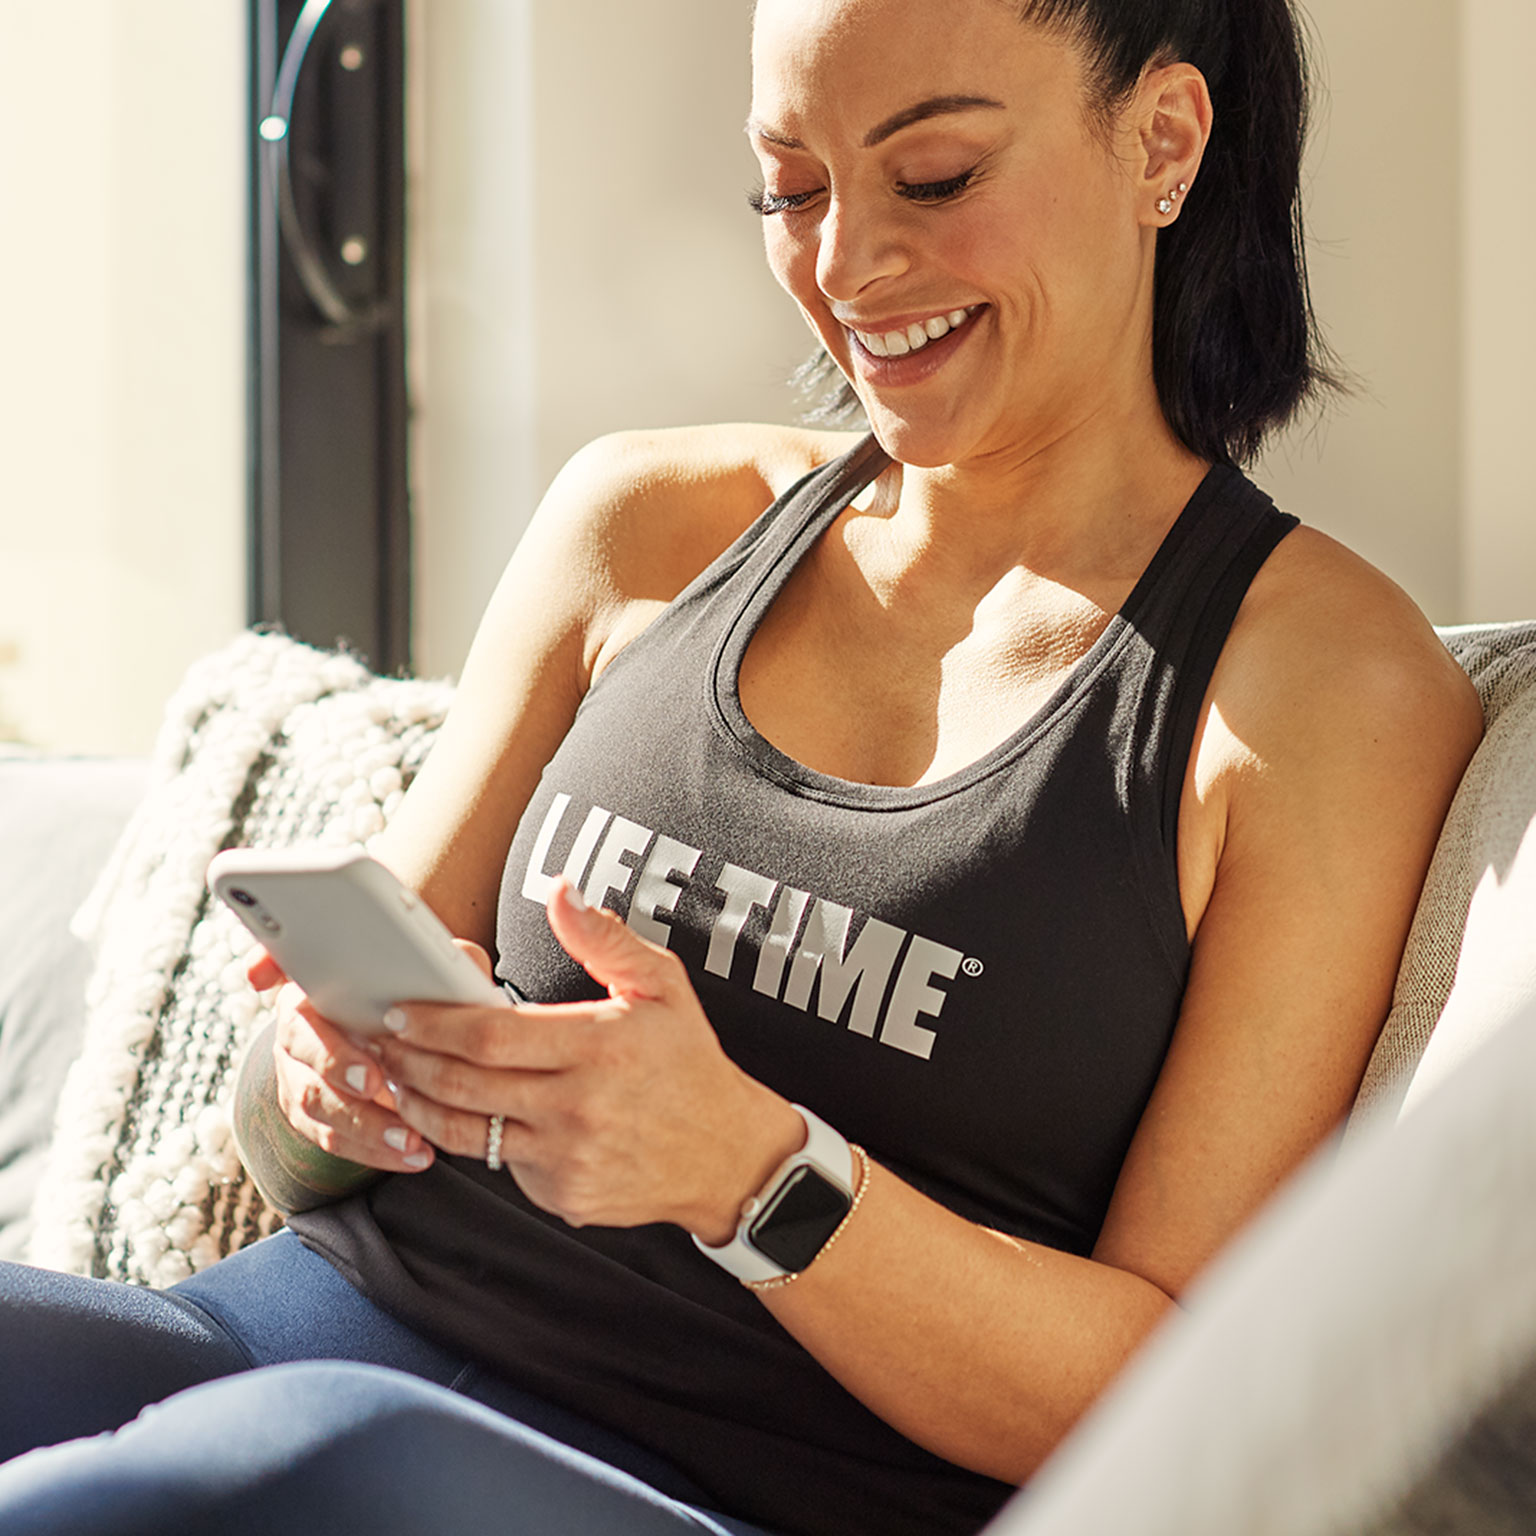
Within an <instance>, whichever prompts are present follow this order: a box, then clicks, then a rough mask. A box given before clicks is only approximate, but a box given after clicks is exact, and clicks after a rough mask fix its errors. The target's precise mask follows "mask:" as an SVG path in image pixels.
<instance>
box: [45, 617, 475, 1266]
mask: <svg viewBox="0 0 1536 1536" xmlns="http://www.w3.org/2000/svg"><path fill="white" fill-rule="evenodd" d="M451 692H452V689H451V686H450V685H449V684H448V683H445V682H423V681H415V680H406V679H395V678H380V677H376V676H374V675H373V674H372V673H370V672H369V671H368V670H367V669H366V668H365V667H364V666H362V665H361V664H360V663H359V662H358V661H357V660H356V659H354V658H352V657H350V656H347V655H344V654H337V653H328V652H322V651H317V650H314V649H312V648H311V647H309V646H305V645H301V644H299V643H297V642H296V641H293V640H290V639H288V638H286V637H285V636H282V635H276V634H258V633H254V632H253V633H247V634H244V635H242V636H240V637H239V638H238V639H237V640H236V641H234V643H232V644H231V645H229V646H228V647H226V648H225V649H224V650H222V651H219V652H217V653H215V654H214V655H212V656H209V657H207V658H205V659H204V660H202V661H200V662H198V663H197V664H196V665H195V666H194V667H193V668H192V669H191V671H190V672H189V673H188V675H187V677H186V680H185V682H184V683H183V684H182V686H181V688H180V689H179V690H178V692H177V693H176V695H175V696H174V697H173V699H172V700H171V702H170V704H169V706H168V709H167V713H166V719H165V724H164V727H163V729H162V731H161V734H160V737H159V740H158V742H157V745H156V748H155V754H154V759H155V760H154V770H153V775H152V782H151V787H150V790H149V793H148V795H147V797H146V798H145V800H144V802H143V804H142V805H141V806H140V807H139V809H138V810H137V811H136V812H135V814H134V816H133V818H132V819H131V821H130V823H129V825H128V827H127V829H126V831H125V832H124V835H123V837H122V840H121V841H120V842H119V844H118V846H117V849H116V850H115V852H114V854H113V856H112V858H111V860H110V862H109V864H108V866H107V868H106V870H105V871H104V873H103V875H102V877H101V879H100V881H99V882H98V884H97V886H96V889H95V890H94V891H93V893H92V895H91V897H90V899H89V900H88V902H87V904H86V906H85V907H84V908H83V909H82V910H81V912H80V914H79V916H78V917H77V919H76V928H77V931H79V932H80V934H81V936H82V937H83V938H85V939H86V940H87V941H88V942H90V943H91V944H92V945H93V946H94V948H95V951H96V965H95V970H94V973H93V975H92V979H91V982H90V987H89V990H88V993H87V998H86V1005H87V1021H86V1033H85V1042H84V1046H83V1049H82V1052H81V1055H80V1058H79V1060H78V1061H77V1062H76V1063H75V1065H74V1067H73V1069H72V1070H71V1073H70V1076H69V1078H68V1080H67V1082H66V1084H65V1088H64V1092H63V1095H62V1097H61V1100H60V1104H59V1112H58V1120H57V1126H56V1130H55V1135H54V1140H53V1146H52V1150H51V1152H50V1156H49V1162H48V1164H47V1166H46V1167H45V1170H44V1173H43V1177H42V1181H41V1185H40V1188H39V1192H38V1199H37V1204H36V1208H35V1211H34V1229H33V1237H32V1242H31V1248H30V1251H29V1254H28V1257H29V1258H30V1259H31V1261H32V1262H33V1263H36V1264H40V1265H44V1266H47V1267H49V1268H54V1269H63V1270H68V1271H71V1272H73V1273H77V1274H83V1275H95V1276H98V1277H104V1278H108V1279H114V1280H124V1281H129V1282H132V1283H136V1284H143V1285H155V1286H164V1285H170V1284H174V1283H175V1282H176V1281H178V1280H182V1279H185V1278H186V1277H187V1276H188V1275H190V1274H192V1273H193V1272H194V1271H196V1270H200V1269H203V1268H205V1267H206V1266H207V1265H209V1264H212V1263H213V1262H214V1261H215V1260H217V1259H219V1258H221V1257H223V1256H224V1255H225V1254H226V1253H231V1252H233V1251H234V1250H235V1249H237V1248H240V1247H243V1246H244V1245H245V1244H246V1243H249V1242H252V1241H254V1240H255V1239H256V1238H258V1237H261V1236H264V1235H266V1234H267V1233H268V1232H270V1231H272V1230H273V1229H274V1228H275V1227H276V1226H278V1225H280V1224H281V1219H280V1218H279V1217H278V1216H277V1214H276V1213H275V1212H274V1211H272V1210H270V1209H268V1208H267V1207H266V1206H265V1204H264V1203H263V1201H262V1199H261V1197H260V1195H258V1194H257V1192H256V1189H255V1186H254V1185H253V1184H252V1183H251V1181H250V1179H249V1178H248V1177H247V1176H246V1174H245V1172H244V1170H243V1169H242V1168H241V1166H240V1162H239V1159H238V1158H237V1156H236V1154H235V1149H234V1145H233V1141H232V1139H231V1135H230V1128H229V1118H228V1104H229V1098H230V1094H231V1092H232V1090H233V1087H234V1075H235V1067H236V1064H237V1062H238V1058H239V1053H240V1050H241V1048H242V1047H243V1045H244V1043H245V1042H246V1040H247V1039H249V1038H250V1036H251V1035H252V1034H253V1033H255V1032H256V1031H257V1030H258V1029H259V1028H260V1027H261V1026H262V1025H263V1024H264V1023H265V1014H266V1008H267V1006H269V1005H267V1004H264V1003H263V1001H262V999H260V998H259V997H258V996H257V995H256V994H255V993H254V992H252V991H251V989H250V987H249V985H248V984H247V983H246V981H245V974H244V972H245V964H246V961H247V959H248V957H249V954H250V951H251V949H252V947H253V941H252V940H251V938H250V937H249V935H248V934H247V933H246V930H245V929H244V928H243V927H241V926H240V924H239V923H238V922H236V921H235V919H234V917H233V916H232V915H231V914H230V913H229V912H227V911H225V910H224V908H223V904H222V903H220V902H218V901H216V900H214V899H213V898H211V897H210V896H209V894H208V891H207V888H206V886H205V885H204V872H205V871H206V869H207V867H208V861H209V860H210V859H211V858H212V857H213V855H214V854H215V853H217V852H219V851H220V850H221V849H223V848H231V847H242V846H270V847H285V846H289V845H292V844H295V843H309V842H318V843H323V844H328V845H332V846H335V845H338V844H341V845H347V844H354V843H366V842H367V840H368V839H369V838H371V837H372V836H373V835H374V834H375V833H377V832H379V831H380V830H382V828H383V827H384V824H385V822H386V821H387V819H388V818H389V816H390V815H391V813H392V812H393V811H394V809H395V807H396V805H397V804H398V803H399V801H400V798H401V796H402V795H403V794H404V792H405V789H406V787H407V785H408V784H409V783H410V781H411V779H412V778H413V777H414V776H415V774H416V772H417V771H418V769H419V768H420V767H421V764H422V762H423V760H424V759H425V757H426V755H427V752H428V750H429V748H430V746H431V744H432V741H433V739H434V737H435V735H436V732H437V729H438V727H439V726H440V725H441V723H442V719H443V715H444V713H445V712H446V710H447V707H448V702H449V698H450V696H451Z"/></svg>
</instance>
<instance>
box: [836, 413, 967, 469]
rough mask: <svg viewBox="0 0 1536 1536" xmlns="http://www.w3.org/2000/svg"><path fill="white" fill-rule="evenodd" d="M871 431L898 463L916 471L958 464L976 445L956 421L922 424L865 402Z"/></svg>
mask: <svg viewBox="0 0 1536 1536" xmlns="http://www.w3.org/2000/svg"><path fill="white" fill-rule="evenodd" d="M860 403H861V404H862V405H863V406H864V414H865V415H866V416H867V417H868V418H869V426H870V430H871V431H872V432H873V433H874V434H875V438H876V440H877V441H878V442H879V444H880V446H881V447H882V448H883V449H885V451H886V452H887V453H888V454H889V455H890V456H891V457H892V458H893V459H895V460H896V461H897V462H898V463H901V464H905V465H907V466H909V467H910V468H912V469H940V468H942V467H943V466H944V465H946V464H954V463H957V462H958V461H959V460H960V459H962V458H964V457H965V456H966V454H967V452H968V450H969V449H970V447H971V446H972V443H971V438H970V435H969V434H967V433H965V432H964V431H963V430H961V428H960V427H959V425H958V424H957V423H955V422H952V421H946V422H934V421H918V420H914V419H912V418H911V417H907V416H901V415H898V414H897V413H896V412H894V411H891V410H889V409H882V408H881V406H880V405H879V404H877V403H874V402H870V401H867V400H862V399H861V402H860Z"/></svg>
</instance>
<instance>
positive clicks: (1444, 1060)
mask: <svg viewBox="0 0 1536 1536" xmlns="http://www.w3.org/2000/svg"><path fill="white" fill-rule="evenodd" d="M1441 635H1442V638H1443V639H1444V640H1445V642H1446V645H1447V646H1448V647H1449V648H1450V650H1451V653H1452V654H1453V655H1454V656H1455V657H1456V659H1457V660H1458V661H1459V662H1460V663H1461V665H1462V666H1463V667H1464V668H1465V669H1466V671H1467V674H1468V676H1469V677H1470V678H1471V679H1472V681H1473V683H1474V684H1475V685H1476V687H1477V690H1478V693H1479V695H1480V696H1481V698H1482V702H1483V713H1484V717H1485V719H1486V721H1487V734H1486V735H1485V737H1484V739H1483V743H1482V745H1481V746H1480V747H1479V748H1478V751H1477V754H1476V755H1475V756H1474V758H1473V759H1472V763H1471V765H1470V767H1469V768H1468V769H1467V772H1466V776H1465V777H1464V778H1463V780H1462V783H1461V788H1460V789H1459V790H1458V791H1457V794H1456V798H1455V800H1454V802H1453V803H1452V805H1451V809H1450V813H1449V815H1448V816H1447V817H1446V822H1445V827H1444V830H1443V831H1442V832H1441V834H1440V841H1439V844H1438V845H1437V847H1436V850H1435V857H1434V860H1433V862H1432V863H1431V865H1430V869H1429V875H1428V878H1427V879H1426V881H1425V885H1424V894H1423V896H1422V897H1421V898H1420V901H1419V907H1418V912H1417V914H1416V915H1415V917H1414V921H1413V927H1412V930H1411V932H1410V933H1409V936H1408V944H1407V948H1406V950H1405V952H1404V955H1403V963H1402V967H1401V969H1400V970H1399V973H1398V980H1397V987H1396V990H1395V992H1394V994H1393V999H1392V1011H1391V1013H1390V1014H1389V1015H1388V1017H1387V1022H1386V1025H1385V1027H1384V1028H1383V1030H1382V1033H1381V1038H1380V1040H1379V1041H1378V1042H1377V1046H1376V1050H1375V1052H1374V1054H1373V1055H1372V1057H1371V1062H1370V1065H1369V1067H1368V1068H1367V1070H1366V1075H1365V1081H1364V1083H1363V1084H1362V1085H1361V1090H1360V1096H1359V1100H1358V1102H1357V1106H1356V1111H1355V1116H1354V1120H1353V1123H1352V1127H1351V1131H1352V1133H1353V1131H1354V1129H1355V1126H1357V1125H1358V1124H1359V1123H1361V1122H1363V1121H1364V1120H1365V1119H1366V1118H1369V1117H1371V1116H1374V1115H1388V1116H1390V1115H1394V1114H1396V1113H1398V1112H1399V1111H1400V1110H1401V1109H1403V1108H1404V1107H1406V1105H1407V1104H1409V1103H1412V1102H1415V1101H1416V1100H1417V1099H1418V1098H1420V1097H1422V1095H1423V1094H1424V1093H1426V1092H1428V1091H1429V1089H1430V1088H1431V1087H1432V1086H1433V1085H1434V1084H1435V1083H1436V1082H1438V1081H1440V1080H1441V1078H1443V1076H1444V1075H1445V1073H1446V1071H1447V1070H1448V1069H1449V1067H1450V1066H1452V1065H1453V1064H1454V1063H1455V1062H1457V1061H1459V1060H1461V1059H1462V1058H1463V1057H1465V1056H1466V1055H1467V1054H1469V1053H1470V1052H1471V1051H1472V1050H1473V1049H1474V1048H1475V1047H1476V1046H1477V1045H1478V1044H1479V1043H1480V1042H1481V1041H1482V1040H1483V1039H1485V1038H1486V1037H1487V1036H1488V1035H1489V1034H1490V1033H1492V1031H1494V1030H1495V1029H1497V1028H1498V1027H1499V1026H1500V1024H1502V1023H1503V1022H1504V1021H1505V1020H1506V1019H1508V1018H1509V1017H1511V1016H1512V1015H1513V1014H1515V1013H1518V1012H1519V1011H1520V1010H1521V1009H1522V1008H1524V1007H1525V1006H1526V1005H1527V1004H1529V1003H1531V1002H1532V1001H1533V1000H1536V941H1533V935H1536V624H1507V625H1496V626H1482V627H1478V628H1463V629H1448V630H1442V631H1441Z"/></svg>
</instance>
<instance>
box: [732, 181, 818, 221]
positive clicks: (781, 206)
mask: <svg viewBox="0 0 1536 1536" xmlns="http://www.w3.org/2000/svg"><path fill="white" fill-rule="evenodd" d="M815 196H816V193H814V192H792V193H790V194H789V196H787V197H780V196H779V195H778V193H776V192H770V191H768V190H767V189H766V188H764V187H757V188H754V189H753V190H752V191H751V192H748V193H747V206H748V207H749V208H750V209H751V210H752V211H753V213H760V214H762V216H763V217H764V218H765V219H770V218H772V217H773V216H774V214H776V213H793V212H794V210H795V209H796V208H803V207H804V206H805V204H806V203H808V202H810V200H811V199H812V198H813V197H815Z"/></svg>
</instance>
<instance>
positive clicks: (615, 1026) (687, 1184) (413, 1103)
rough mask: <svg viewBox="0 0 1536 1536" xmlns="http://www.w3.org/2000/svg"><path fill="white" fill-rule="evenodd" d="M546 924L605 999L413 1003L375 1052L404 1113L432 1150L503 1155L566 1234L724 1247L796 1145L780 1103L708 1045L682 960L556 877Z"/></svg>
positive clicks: (709, 1033) (709, 1034)
mask: <svg viewBox="0 0 1536 1536" xmlns="http://www.w3.org/2000/svg"><path fill="white" fill-rule="evenodd" d="M548 910H549V923H550V927H551V929H552V930H553V931H554V934H555V937H556V938H557V939H559V941H560V943H561V945H562V946H563V947H564V948H565V950H566V952H567V953H568V954H569V955H570V956H571V958H572V959H573V960H575V961H576V962H577V963H578V964H580V965H581V966H582V967H583V968H584V969H585V970H586V971H587V973H588V974H589V975H590V976H591V977H592V978H593V979H594V980H595V981H597V982H599V983H601V984H602V985H604V986H606V987H607V988H608V991H609V996H608V997H606V998H602V999H599V1000H597V1001H595V1002H585V1003H561V1004H552V1005H537V1004H533V1005H523V1006H520V1007H518V1008H515V1009H510V1010H508V1009H496V1008H474V1007H462V1006H446V1005H435V1004H426V1003H411V1004H407V1005H405V1006H404V1007H402V1008H401V1009H399V1010H398V1016H399V1019H400V1021H401V1023H402V1028H401V1029H400V1030H399V1031H398V1032H397V1033H395V1034H394V1035H393V1036H392V1037H391V1038H389V1039H387V1040H382V1041H381V1042H380V1059H381V1061H382V1062H383V1065H384V1070H385V1073H386V1075H387V1076H388V1077H389V1079H390V1081H391V1083H392V1084H394V1086H395V1088H396V1103H397V1107H398V1111H399V1113H400V1115H401V1117H402V1118H403V1119H404V1120H405V1121H406V1123H407V1124H409V1125H411V1126H413V1127H414V1128H415V1129H416V1130H417V1131H419V1132H420V1133H421V1134H422V1135H423V1136H424V1137H425V1138H426V1139H427V1140H428V1141H430V1142H432V1143H433V1145H435V1146H437V1147H440V1148H441V1149H442V1150H443V1151H445V1152H451V1153H456V1154H458V1155H460V1156H464V1157H475V1158H483V1157H484V1156H485V1154H486V1143H487V1132H488V1117H489V1116H491V1115H498V1114H499V1115H502V1116H503V1117H504V1120H505V1123H504V1128H503V1132H502V1140H501V1159H502V1161H503V1162H504V1163H505V1164H506V1165H507V1167H508V1168H509V1169H510V1170H511V1172H512V1175H513V1177H515V1178H516V1180H517V1182H518V1184H519V1185H520V1186H521V1188H522V1190H523V1192H524V1194H526V1195H527V1196H528V1198H529V1199H530V1200H532V1201H533V1202H534V1204H536V1205H538V1206H540V1207H542V1208H543V1209H544V1210H547V1211H550V1212H553V1213H554V1214H555V1215H557V1216H560V1217H562V1218H563V1219H564V1220H565V1221H567V1222H569V1223H570V1224H571V1225H572V1226H585V1225H600V1226H610V1227H629V1226H639V1225H641V1224H643V1223H647V1222H654V1221H670V1222H674V1223H676V1224H677V1225H678V1226H681V1227H684V1228H686V1229H687V1230H688V1231H690V1232H695V1233H697V1234H698V1235H699V1236H700V1237H701V1238H703V1239H704V1240H705V1241H706V1242H714V1243H721V1242H724V1241H726V1240H727V1239H728V1238H729V1236H730V1235H731V1233H732V1232H734V1231H735V1228H736V1221H737V1217H738V1215H739V1212H740V1209H741V1205H742V1202H743V1201H744V1200H745V1199H746V1198H747V1197H748V1196H749V1195H750V1194H752V1193H753V1192H754V1191H755V1190H757V1189H758V1188H760V1187H761V1186H762V1184H763V1183H764V1182H766V1180H767V1178H768V1176H769V1175H770V1174H771V1173H772V1171H773V1170H774V1168H776V1167H777V1166H778V1164H779V1163H780V1162H782V1161H783V1160H784V1158H786V1157H788V1156H789V1155H790V1154H791V1153H792V1152H794V1151H796V1150H797V1149H798V1148H799V1146H800V1145H801V1143H802V1141H803V1140H804V1127H803V1124H802V1122H801V1121H800V1118H799V1116H798V1115H797V1114H796V1113H795V1112H794V1110H793V1109H792V1108H791V1107H790V1105H789V1103H788V1101H787V1100H785V1099H783V1098H781V1097H780V1096H779V1095H777V1094H775V1093H773V1092H772V1091H771V1090H770V1089H768V1088H765V1087H764V1086H763V1085H762V1084H761V1083H759V1082H757V1081H755V1080H754V1079H753V1078H751V1077H748V1076H747V1074H746V1073H744V1072H743V1071H742V1070H741V1069H740V1068H739V1067H737V1066H736V1065H735V1064H734V1063H733V1062H732V1061H731V1060H730V1059H729V1058H728V1057H727V1056H726V1054H725V1052H724V1051H723V1050H722V1049H721V1047H720V1042H719V1039H718V1038H717V1036H716V1035H715V1032H714V1030H713V1028H712V1027H711V1026H710V1023H709V1020H708V1019H707V1018H706V1017H705V1014H704V1010H703V1007H702V1006H701V1005H700V1003H699V1000H698V997H697V995H696V994H695V992H694V990H693V987H692V984H691V983H690V982H689V980H688V975H687V972H686V970H685V969H684V967H683V964H682V962H681V961H680V960H679V959H678V958H677V956H676V955H674V954H672V953H671V952H670V951H669V950H665V949H662V948H660V947H659V946H657V945H655V944H651V943H648V942H647V941H646V940H644V939H642V938H640V937H639V935H637V934H636V933H634V932H633V931H632V930H630V929H629V928H628V927H626V926H625V924H624V923H623V922H622V921H621V920H620V919H619V918H617V917H616V916H614V915H613V914H612V913H611V912H606V911H602V910H598V909H594V908H591V907H589V906H587V905H586V904H585V903H583V902H582V901H581V899H580V897H579V896H578V895H577V894H576V893H575V892H574V891H573V890H572V889H571V888H570V886H569V885H567V884H566V883H565V882H564V881H562V882H561V883H560V884H559V885H558V886H557V888H556V890H555V891H554V893H553V894H552V895H551V897H550V899H549V909H548Z"/></svg>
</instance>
